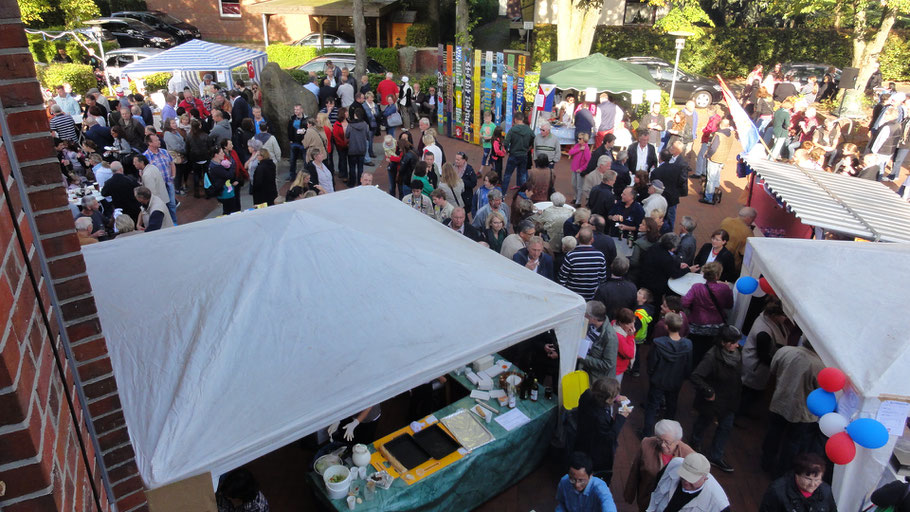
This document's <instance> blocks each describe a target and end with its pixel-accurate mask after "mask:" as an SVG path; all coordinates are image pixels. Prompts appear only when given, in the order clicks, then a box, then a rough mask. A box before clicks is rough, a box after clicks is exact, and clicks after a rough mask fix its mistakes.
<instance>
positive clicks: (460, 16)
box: [455, 0, 476, 46]
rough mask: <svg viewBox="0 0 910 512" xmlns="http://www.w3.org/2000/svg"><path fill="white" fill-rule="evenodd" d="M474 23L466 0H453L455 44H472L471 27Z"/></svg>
mask: <svg viewBox="0 0 910 512" xmlns="http://www.w3.org/2000/svg"><path fill="white" fill-rule="evenodd" d="M475 23H476V22H474V21H473V18H472V16H471V14H470V5H469V3H468V0H455V44H458V45H460V46H472V44H471V43H472V42H473V41H472V38H471V27H472V26H473V25H474V24H475Z"/></svg>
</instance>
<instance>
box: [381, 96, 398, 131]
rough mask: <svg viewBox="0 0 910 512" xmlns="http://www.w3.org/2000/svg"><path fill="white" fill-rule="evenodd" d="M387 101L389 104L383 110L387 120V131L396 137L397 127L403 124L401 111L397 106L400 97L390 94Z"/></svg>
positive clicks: (383, 115)
mask: <svg viewBox="0 0 910 512" xmlns="http://www.w3.org/2000/svg"><path fill="white" fill-rule="evenodd" d="M386 101H388V102H389V104H388V106H386V108H385V110H383V111H382V117H383V118H384V120H385V129H386V133H387V134H388V135H391V136H392V137H394V136H395V128H397V127H399V126H401V124H402V119H401V113H399V112H398V106H397V102H398V98H396V97H395V96H393V95H391V94H389V95H388V97H387V98H386Z"/></svg>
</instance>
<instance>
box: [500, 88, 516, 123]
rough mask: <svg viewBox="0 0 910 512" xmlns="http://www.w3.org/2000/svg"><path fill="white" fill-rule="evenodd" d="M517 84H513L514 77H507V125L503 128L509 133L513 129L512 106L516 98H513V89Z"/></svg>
mask: <svg viewBox="0 0 910 512" xmlns="http://www.w3.org/2000/svg"><path fill="white" fill-rule="evenodd" d="M514 85H515V84H513V83H512V75H506V101H505V109H506V124H505V126H504V127H503V128H504V129H505V131H509V130H510V129H511V128H512V110H513V109H512V106H513V102H514V101H515V98H514V97H513V92H512V90H513V87H514Z"/></svg>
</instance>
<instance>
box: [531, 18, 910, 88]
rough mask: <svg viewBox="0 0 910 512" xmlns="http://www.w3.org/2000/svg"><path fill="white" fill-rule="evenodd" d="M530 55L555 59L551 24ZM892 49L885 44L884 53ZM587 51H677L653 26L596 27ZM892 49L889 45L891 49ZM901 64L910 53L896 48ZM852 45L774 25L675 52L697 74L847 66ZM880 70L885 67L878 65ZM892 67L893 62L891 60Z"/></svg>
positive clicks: (714, 35) (713, 34) (722, 34)
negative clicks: (778, 65)
mask: <svg viewBox="0 0 910 512" xmlns="http://www.w3.org/2000/svg"><path fill="white" fill-rule="evenodd" d="M534 32H535V33H534V49H533V51H532V58H533V62H534V68H535V69H539V68H540V64H541V63H543V62H549V61H553V60H556V27H555V26H552V25H546V26H537V27H536V28H535V30H534ZM889 50H891V48H888V47H886V53H887V52H888V51H889ZM591 51H592V53H593V52H599V53H603V54H604V55H606V56H608V57H613V58H617V59H618V58H620V57H630V56H633V55H645V56H651V57H660V58H663V59H665V60H667V61H668V62H673V59H674V57H675V55H676V50H675V47H674V45H673V37H672V36H668V35H666V34H664V33H662V32H660V31H658V30H655V29H652V28H638V27H606V26H602V27H598V29H597V32H595V34H594V42H593V44H592V45H591ZM892 51H893V50H892ZM899 55H900V56H901V57H902V60H901V59H899V58H897V56H895V58H894V59H893V60H894V62H895V63H897V62H898V61H900V65H902V66H903V65H906V64H905V63H907V61H908V60H910V59H908V58H907V57H910V55H908V54H907V53H904V52H900V53H899ZM852 56H853V46H852V42H851V37H850V34H849V33H848V32H843V31H841V32H838V31H834V30H790V29H778V28H750V29H738V28H736V29H731V28H720V29H706V35H705V36H704V37H702V38H699V39H694V40H689V41H686V48H685V50H683V52H682V54H681V56H680V61H679V63H680V67H682V68H683V69H685V70H686V71H689V72H692V73H696V74H699V75H705V76H713V75H715V74H721V75H723V76H725V77H731V78H732V77H744V76H746V75H747V74H748V73H749V71H750V70H751V69H752V66H754V65H755V64H758V63H762V64H765V65H766V66H768V65H773V64H774V63H775V62H787V61H791V62H797V61H808V62H821V63H825V64H832V65H835V66H838V67H845V66H849V65H850V61H851V59H852ZM882 67H883V73H884V72H885V66H884V65H883V66H882ZM895 67H897V65H895Z"/></svg>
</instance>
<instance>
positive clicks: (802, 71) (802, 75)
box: [780, 62, 841, 84]
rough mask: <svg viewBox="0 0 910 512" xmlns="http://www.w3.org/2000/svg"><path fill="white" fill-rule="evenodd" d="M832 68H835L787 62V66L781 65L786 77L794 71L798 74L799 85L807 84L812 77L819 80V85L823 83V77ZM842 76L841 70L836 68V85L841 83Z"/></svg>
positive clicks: (816, 64) (818, 64)
mask: <svg viewBox="0 0 910 512" xmlns="http://www.w3.org/2000/svg"><path fill="white" fill-rule="evenodd" d="M830 67H833V66H831V65H830V64H820V63H817V62H787V63H786V64H783V65H781V67H780V70H781V72H782V73H783V74H785V75H786V74H788V73H790V72H791V71H792V72H793V73H794V74H796V79H797V80H799V83H801V84H806V83H807V82H808V81H809V77H810V76H814V77H815V78H816V79H817V80H818V83H822V77H824V76H825V73H827V72H828V68H830ZM840 74H841V70H840V69H838V68H836V67H835V68H834V83H835V84H837V83H840Z"/></svg>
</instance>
